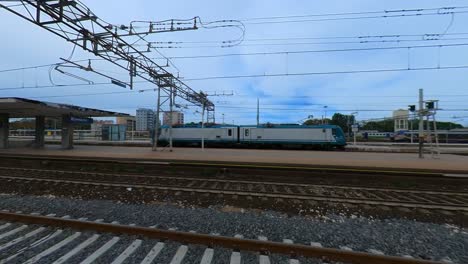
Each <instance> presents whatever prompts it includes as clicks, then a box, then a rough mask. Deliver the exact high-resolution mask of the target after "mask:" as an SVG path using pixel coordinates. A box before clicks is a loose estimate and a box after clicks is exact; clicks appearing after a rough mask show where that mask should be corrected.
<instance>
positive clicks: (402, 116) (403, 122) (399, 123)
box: [393, 109, 409, 132]
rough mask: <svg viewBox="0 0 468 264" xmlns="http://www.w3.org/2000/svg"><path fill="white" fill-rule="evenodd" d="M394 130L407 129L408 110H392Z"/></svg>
mask: <svg viewBox="0 0 468 264" xmlns="http://www.w3.org/2000/svg"><path fill="white" fill-rule="evenodd" d="M393 120H394V122H395V123H394V132H398V131H401V130H408V120H409V111H408V110H403V109H398V110H395V111H393Z"/></svg>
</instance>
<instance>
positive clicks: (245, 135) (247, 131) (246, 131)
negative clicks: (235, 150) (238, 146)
mask: <svg viewBox="0 0 468 264" xmlns="http://www.w3.org/2000/svg"><path fill="white" fill-rule="evenodd" d="M251 134H252V129H251V128H250V127H244V128H242V135H241V136H242V139H243V141H244V142H250V139H251Z"/></svg>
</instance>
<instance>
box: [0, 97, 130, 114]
mask: <svg viewBox="0 0 468 264" xmlns="http://www.w3.org/2000/svg"><path fill="white" fill-rule="evenodd" d="M0 114H8V115H9V117H10V118H22V117H35V116H45V117H60V116H63V115H71V116H75V117H113V116H129V115H128V114H124V113H117V112H110V111H105V110H99V109H93V108H87V107H81V106H76V105H70V104H59V103H50V102H44V101H36V100H30V99H25V98H17V97H0Z"/></svg>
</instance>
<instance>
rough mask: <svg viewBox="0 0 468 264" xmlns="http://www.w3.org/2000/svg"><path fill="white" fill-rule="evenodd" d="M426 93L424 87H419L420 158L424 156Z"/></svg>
mask: <svg viewBox="0 0 468 264" xmlns="http://www.w3.org/2000/svg"><path fill="white" fill-rule="evenodd" d="M423 112H424V93H423V89H419V112H418V114H419V158H420V159H422V158H424V155H423V147H424V119H423Z"/></svg>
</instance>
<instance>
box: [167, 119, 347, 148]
mask: <svg viewBox="0 0 468 264" xmlns="http://www.w3.org/2000/svg"><path fill="white" fill-rule="evenodd" d="M202 137H203V138H204V142H205V144H206V145H212V146H225V147H233V146H264V147H278V146H300V147H306V148H307V147H309V148H322V149H330V148H343V147H344V146H345V145H346V139H345V135H344V133H343V130H342V129H341V128H340V127H339V126H335V125H318V126H305V125H270V124H267V125H260V126H235V125H211V126H207V127H204V128H201V126H199V125H184V126H174V127H173V128H172V142H173V143H174V144H175V145H180V146H182V145H187V146H190V145H200V144H201V138H202ZM159 141H160V142H161V143H167V142H168V141H169V127H168V126H163V127H161V131H160V133H159Z"/></svg>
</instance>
